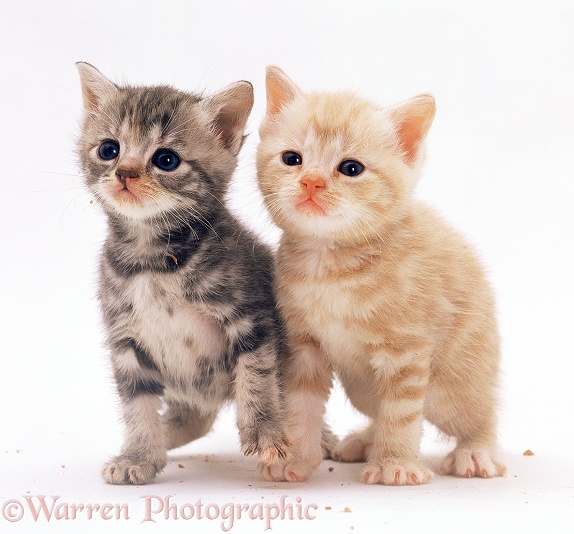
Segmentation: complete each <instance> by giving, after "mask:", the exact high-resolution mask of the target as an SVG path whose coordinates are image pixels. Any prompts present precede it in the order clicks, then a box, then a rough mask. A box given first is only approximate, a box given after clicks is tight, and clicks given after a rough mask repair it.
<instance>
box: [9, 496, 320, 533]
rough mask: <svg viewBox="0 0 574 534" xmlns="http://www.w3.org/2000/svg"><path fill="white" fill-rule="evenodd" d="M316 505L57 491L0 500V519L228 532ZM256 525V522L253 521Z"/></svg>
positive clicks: (295, 517) (307, 515)
mask: <svg viewBox="0 0 574 534" xmlns="http://www.w3.org/2000/svg"><path fill="white" fill-rule="evenodd" d="M318 508H319V507H318V506H317V505H316V504H305V503H304V502H303V500H302V499H301V497H297V498H295V499H290V498H289V497H288V496H287V495H283V496H282V497H281V498H280V499H279V501H278V502H275V503H259V502H258V503H250V504H248V503H245V504H240V503H232V502H229V503H226V504H216V503H204V502H202V500H201V499H198V500H197V501H195V502H193V503H192V502H178V501H177V500H176V499H175V498H174V496H172V495H170V496H168V497H159V496H156V495H147V496H145V497H141V498H140V502H139V503H137V505H136V504H135V503H132V504H130V505H128V504H125V503H123V504H119V503H116V504H113V503H103V504H101V503H71V502H67V501H64V500H62V497H61V496H59V495H52V496H49V497H48V496H46V495H36V496H24V497H22V498H20V499H9V500H6V501H4V502H1V505H0V519H1V520H4V521H7V522H10V523H17V522H20V521H32V522H35V523H40V522H48V523H51V522H58V521H78V520H79V521H81V520H99V521H134V522H138V523H149V522H151V523H157V522H162V521H178V522H180V521H199V522H218V523H219V526H220V528H221V530H222V531H223V532H229V531H230V530H231V529H232V528H233V527H234V526H235V525H236V524H237V523H238V522H242V523H245V522H251V523H257V524H259V525H261V527H262V528H263V530H272V529H273V522H277V521H293V522H297V521H312V520H314V519H315V518H316V512H317V509H318ZM253 526H256V525H253Z"/></svg>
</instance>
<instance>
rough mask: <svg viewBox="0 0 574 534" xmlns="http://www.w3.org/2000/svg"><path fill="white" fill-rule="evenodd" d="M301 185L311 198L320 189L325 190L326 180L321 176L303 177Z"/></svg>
mask: <svg viewBox="0 0 574 534" xmlns="http://www.w3.org/2000/svg"><path fill="white" fill-rule="evenodd" d="M300 183H301V187H302V188H303V189H305V190H306V191H307V193H308V194H309V196H313V195H314V194H315V193H316V192H317V191H318V190H320V189H325V180H323V178H321V177H319V176H303V178H301V181H300Z"/></svg>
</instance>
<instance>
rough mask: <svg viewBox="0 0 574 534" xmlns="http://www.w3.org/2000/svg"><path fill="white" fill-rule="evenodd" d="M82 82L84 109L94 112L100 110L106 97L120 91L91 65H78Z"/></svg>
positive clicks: (80, 63) (82, 63)
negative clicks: (100, 105) (101, 102)
mask: <svg viewBox="0 0 574 534" xmlns="http://www.w3.org/2000/svg"><path fill="white" fill-rule="evenodd" d="M76 67H78V71H79V72H80V80H81V82H82V96H83V98H84V108H86V110H87V111H93V110H95V109H97V108H98V106H99V104H100V101H101V100H102V98H103V97H104V96H106V95H109V94H111V93H114V92H116V91H117V90H118V86H117V85H116V84H115V83H113V82H111V81H110V80H108V79H107V78H106V77H105V76H104V75H103V74H102V73H101V72H100V71H99V70H98V69H96V67H94V66H92V65H90V64H89V63H84V62H78V63H76Z"/></svg>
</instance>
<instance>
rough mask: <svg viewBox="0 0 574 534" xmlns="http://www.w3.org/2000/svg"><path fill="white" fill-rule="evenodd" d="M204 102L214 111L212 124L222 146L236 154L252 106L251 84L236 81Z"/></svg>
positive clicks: (241, 141)
mask: <svg viewBox="0 0 574 534" xmlns="http://www.w3.org/2000/svg"><path fill="white" fill-rule="evenodd" d="M205 102H206V104H207V106H208V107H209V108H210V109H211V110H212V113H213V112H214V111H215V118H214V120H213V124H214V126H215V130H216V132H217V134H218V135H219V137H220V139H221V142H222V143H223V146H224V147H225V148H228V149H229V150H231V152H233V153H234V154H236V155H237V154H238V153H239V149H240V148H241V145H242V144H243V139H244V137H243V131H244V130H245V125H246V124H247V119H248V118H249V114H250V113H251V108H252V107H253V86H252V85H251V84H250V83H249V82H245V81H243V82H237V83H234V84H232V85H230V86H228V87H226V88H225V89H223V91H220V92H219V93H217V94H215V95H213V96H211V97H209V98H207V99H206V100H205Z"/></svg>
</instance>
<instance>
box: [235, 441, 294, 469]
mask: <svg viewBox="0 0 574 534" xmlns="http://www.w3.org/2000/svg"><path fill="white" fill-rule="evenodd" d="M287 447H288V444H287V440H286V439H285V438H284V437H279V438H275V437H266V436H259V437H258V439H257V441H253V442H247V443H243V445H242V447H241V450H242V451H243V454H244V455H245V456H252V455H253V454H255V453H257V454H258V455H259V460H260V461H261V462H262V463H264V464H272V463H276V462H277V461H279V460H281V459H282V458H285V457H286V456H287Z"/></svg>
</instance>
